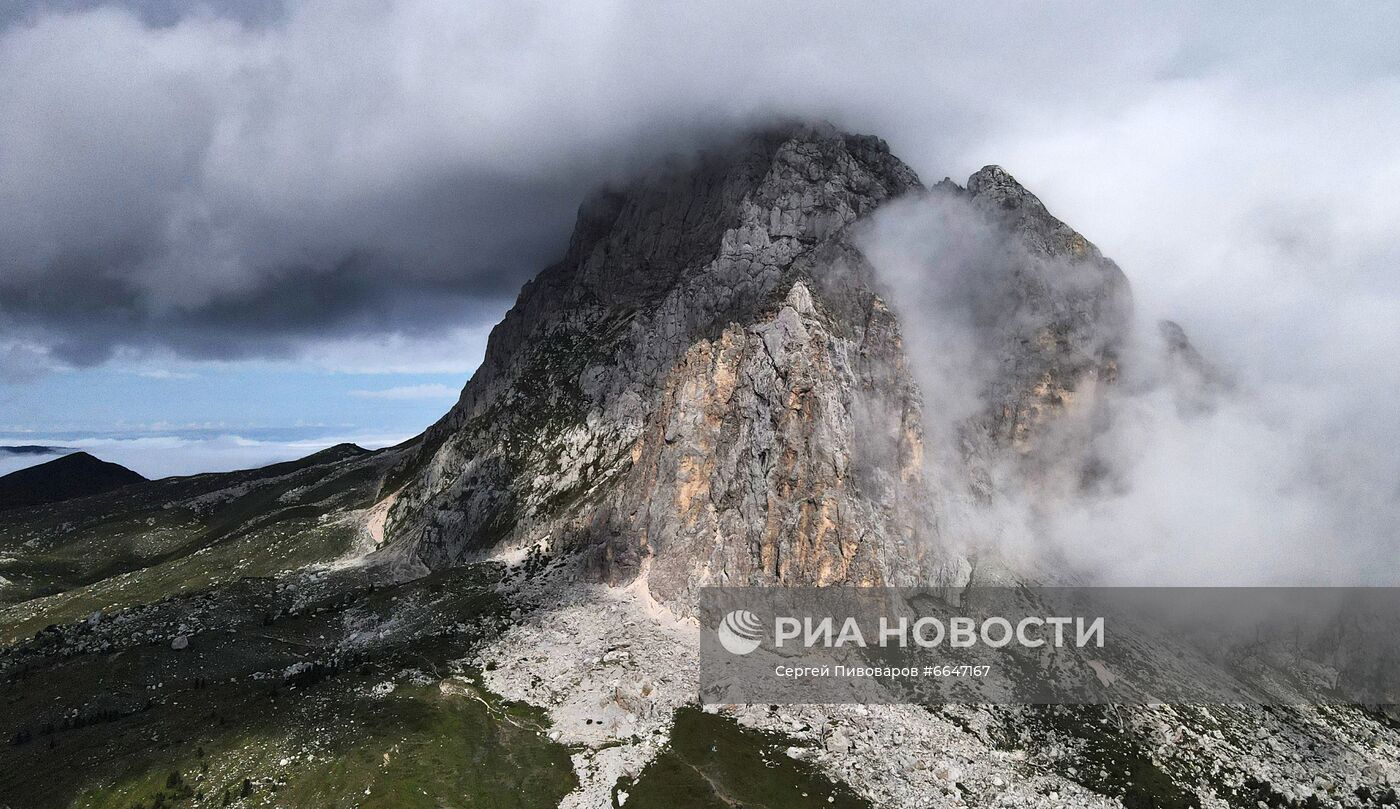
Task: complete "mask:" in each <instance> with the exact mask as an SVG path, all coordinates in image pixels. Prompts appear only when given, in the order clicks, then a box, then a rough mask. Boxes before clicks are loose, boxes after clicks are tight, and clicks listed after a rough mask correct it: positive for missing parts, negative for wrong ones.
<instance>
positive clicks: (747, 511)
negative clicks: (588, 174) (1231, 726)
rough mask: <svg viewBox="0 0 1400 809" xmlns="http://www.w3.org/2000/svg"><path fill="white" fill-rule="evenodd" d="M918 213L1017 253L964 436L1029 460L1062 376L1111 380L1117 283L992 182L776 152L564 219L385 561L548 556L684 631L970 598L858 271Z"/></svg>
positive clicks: (885, 315) (894, 336)
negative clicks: (738, 597) (749, 597)
mask: <svg viewBox="0 0 1400 809" xmlns="http://www.w3.org/2000/svg"><path fill="white" fill-rule="evenodd" d="M920 194H935V195H936V194H952V195H955V196H960V197H965V198H967V199H968V200H970V201H972V203H973V205H974V206H975V207H976V208H977V209H978V210H980V211H982V212H983V213H984V215H985V216H986V217H987V218H988V220H989V221H991V222H994V223H995V226H996V227H998V228H1000V229H1001V230H1002V231H1003V232H1004V233H1005V234H1006V235H1007V237H1008V243H1009V244H1011V245H1013V246H1014V248H1015V249H1014V250H1008V251H1007V253H1006V256H1005V258H1004V261H1002V262H1001V263H1002V265H1003V266H1000V267H998V268H997V270H998V273H999V274H1000V277H1002V278H1003V279H1004V280H1005V282H1006V284H1007V289H1006V292H1007V295H1008V296H1009V298H1008V301H1007V310H1006V313H1005V317H1004V318H1002V319H1000V320H998V321H997V322H996V323H994V324H993V325H992V329H991V330H992V333H993V337H994V339H993V343H994V344H995V345H996V346H997V350H1000V351H1003V352H1005V354H1006V363H1005V364H1006V371H1005V373H1003V374H1001V375H999V377H998V378H997V379H996V380H995V383H994V385H993V389H991V390H989V391H988V402H989V403H990V404H989V408H988V411H987V412H986V413H985V414H983V415H982V416H981V417H980V418H979V419H978V420H976V422H975V423H973V424H971V425H970V426H969V429H970V430H972V431H974V432H980V433H983V434H985V435H987V436H988V437H989V440H990V441H991V443H992V444H994V445H997V446H1000V445H1007V444H1011V443H1015V444H1017V445H1019V446H1021V447H1022V449H1024V446H1025V445H1027V444H1028V442H1029V440H1030V439H1029V436H1030V434H1031V432H1032V431H1033V430H1034V429H1035V425H1036V424H1037V423H1039V422H1041V421H1044V420H1045V419H1047V418H1048V417H1049V416H1048V414H1049V413H1050V412H1052V411H1053V410H1055V409H1056V408H1059V407H1061V406H1063V404H1064V398H1065V395H1066V393H1067V392H1068V391H1071V390H1073V389H1074V388H1075V387H1076V386H1077V385H1078V384H1079V383H1080V381H1081V380H1082V379H1084V378H1086V377H1091V376H1093V377H1097V376H1108V377H1111V375H1112V372H1113V364H1114V359H1113V350H1114V340H1113V339H1104V338H1103V335H1104V334H1108V335H1116V334H1117V333H1118V332H1119V331H1120V330H1121V328H1122V326H1123V324H1124V323H1125V322H1126V314H1125V313H1126V296H1127V293H1126V282H1124V281H1123V278H1122V274H1121V272H1119V271H1118V269H1117V267H1116V266H1114V265H1113V264H1112V263H1111V262H1109V261H1107V260H1106V259H1104V258H1103V257H1102V256H1101V255H1100V254H1099V252H1098V250H1097V249H1096V248H1094V247H1093V245H1091V244H1089V243H1088V242H1087V241H1086V240H1085V239H1084V238H1083V237H1082V236H1080V235H1079V234H1077V233H1075V232H1074V231H1073V230H1072V229H1070V228H1069V227H1067V226H1066V225H1064V224H1063V223H1061V222H1059V220H1057V219H1055V218H1054V217H1052V216H1050V214H1049V213H1048V212H1047V211H1046V210H1045V208H1044V206H1043V205H1041V203H1040V202H1039V200H1037V199H1036V198H1035V197H1034V196H1033V195H1031V194H1030V193H1029V192H1027V191H1026V190H1025V189H1023V188H1022V187H1021V186H1020V185H1019V184H1017V183H1016V182H1015V181H1014V180H1013V179H1012V178H1011V177H1010V175H1008V174H1007V173H1006V172H1004V171H1002V170H1001V169H999V168H996V167H988V168H986V169H983V170H982V171H980V172H978V173H977V174H975V175H973V177H972V178H971V179H970V180H969V182H968V184H967V187H966V189H963V188H960V187H957V186H956V185H954V184H951V183H947V182H945V183H942V184H940V185H939V186H938V187H936V188H935V189H934V190H932V191H925V190H924V189H923V187H922V186H921V184H920V182H919V180H918V178H917V177H916V176H915V174H914V172H913V171H912V170H911V169H909V168H908V167H907V166H905V165H904V164H903V163H902V162H900V161H899V160H898V159H897V158H895V157H893V156H892V155H891V154H890V153H889V151H888V149H887V147H886V145H885V144H884V143H883V142H882V141H880V140H878V139H876V138H871V137H866V136H851V135H844V134H841V133H839V132H836V131H835V130H833V129H831V128H830V127H824V126H817V127H811V126H800V127H785V128H779V129H775V130H770V131H766V132H763V133H761V134H758V135H754V136H751V137H748V138H746V139H744V140H742V141H740V142H738V143H737V144H731V145H729V146H727V147H724V148H721V149H716V150H713V151H711V152H709V153H706V154H704V155H702V156H701V157H700V158H698V159H697V160H696V162H695V163H694V164H692V165H687V166H684V167H681V168H671V169H668V170H665V171H662V172H659V173H657V174H654V175H652V176H650V177H647V178H644V179H642V180H640V181H638V182H637V183H635V184H634V185H632V186H630V187H628V188H625V189H622V190H612V191H605V192H601V193H599V194H597V195H595V196H594V197H592V198H591V199H589V200H588V201H587V202H585V203H584V205H583V206H582V207H581V209H580V212H579V217H578V224H577V226H576V228H575V231H574V235H573V238H572V240H571V243H570V246H569V249H568V252H567V254H566V256H565V257H564V259H563V260H562V261H560V262H559V263H558V264H555V265H553V266H551V267H549V268H548V269H546V270H545V271H544V272H543V273H541V275H540V276H539V277H538V278H536V279H535V280H534V281H532V282H531V283H530V284H528V285H527V286H526V287H525V289H524V290H523V291H522V292H521V295H520V297H519V299H518V301H517V302H516V305H515V307H514V308H513V309H512V310H511V311H510V313H509V314H508V315H507V316H506V318H505V320H504V321H502V323H501V324H500V325H499V326H497V328H496V329H495V330H494V331H493V333H492V335H491V338H490V341H489V344H488V349H487V353H486V358H485V361H484V362H483V364H482V366H481V369H480V370H479V371H478V372H477V374H476V375H475V376H474V377H473V379H472V380H471V381H470V382H469V383H468V385H467V386H466V388H465V389H464V390H463V393H462V396H461V399H460V401H459V402H458V404H457V405H456V406H455V407H454V408H453V409H452V411H451V412H449V413H448V414H447V415H446V416H445V417H444V418H443V419H442V420H441V421H439V422H438V423H437V424H435V425H434V426H433V427H432V428H431V429H429V430H428V432H427V433H426V434H425V435H424V436H423V438H422V439H421V441H420V443H419V444H418V446H417V447H416V448H414V449H412V450H410V452H409V453H408V456H409V457H408V460H406V461H405V462H404V463H403V464H402V465H401V466H400V468H399V469H397V470H396V471H395V472H394V473H393V474H391V476H390V480H389V483H388V484H387V485H386V488H387V489H389V490H391V491H393V492H394V493H395V500H394V505H393V508H392V510H391V511H390V514H389V518H388V524H387V535H388V537H389V539H390V549H389V553H391V554H394V555H398V556H403V557H408V558H412V559H415V560H417V561H419V562H422V563H424V564H427V565H428V566H432V567H437V566H443V565H449V564H453V563H456V562H460V561H463V560H466V559H470V558H472V557H474V556H476V555H479V554H482V553H484V552H486V551H489V550H490V549H492V548H496V547H499V546H502V545H511V546H515V545H524V544H530V543H536V542H547V543H549V544H550V545H551V546H553V547H554V548H570V549H581V550H583V551H584V552H585V553H587V554H588V558H589V564H588V566H587V567H588V570H590V571H591V573H592V574H593V575H594V576H596V577H597V578H599V579H601V580H605V581H609V582H613V583H617V582H623V581H628V580H630V579H632V578H634V577H635V576H637V575H639V574H644V575H646V576H647V579H648V584H649V587H650V589H651V592H652V593H653V594H654V595H655V596H657V597H659V598H661V599H663V600H665V601H667V602H670V603H672V604H677V605H681V607H682V609H684V605H685V604H687V603H688V601H689V596H690V595H691V594H692V591H693V590H694V588H695V587H697V586H700V585H703V584H707V583H713V584H720V583H731V584H739V583H743V584H758V583H784V584H819V585H823V584H835V583H854V584H879V583H925V584H926V583H929V582H956V581H959V580H961V579H964V578H965V577H966V575H967V570H966V568H967V565H966V560H963V559H961V558H958V557H957V556H956V555H953V554H948V553H945V552H943V551H942V550H941V549H940V545H939V542H938V522H939V518H938V515H937V514H936V513H934V508H933V506H932V505H931V503H932V502H933V501H932V499H931V498H930V497H929V496H928V495H929V486H930V481H929V479H928V478H927V476H926V470H925V468H924V467H925V464H924V461H923V455H924V433H923V413H922V407H923V404H922V400H921V397H920V394H919V390H918V386H917V385H916V384H915V382H914V381H913V378H912V375H911V374H910V373H909V369H908V358H907V357H906V356H905V353H904V347H903V342H902V338H901V332H900V325H899V323H898V321H897V318H896V317H895V315H894V314H893V313H892V312H891V309H890V308H889V306H888V305H887V303H886V300H885V298H884V297H883V294H884V293H885V290H884V289H882V287H881V284H880V282H879V280H878V278H877V276H876V274H875V272H874V269H873V268H872V267H871V265H870V263H869V262H868V261H867V260H866V258H865V256H864V255H863V254H862V253H861V251H860V250H859V249H858V247H857V246H856V241H857V240H856V235H857V233H856V232H857V229H858V228H859V227H860V226H861V223H862V221H863V220H865V219H867V218H868V217H869V216H870V214H871V213H873V212H874V211H875V210H876V209H877V208H878V207H879V206H881V205H882V204H884V203H886V202H888V201H890V200H892V199H894V198H896V197H901V196H908V195H920ZM1063 267H1073V268H1077V271H1085V272H1087V273H1088V280H1087V281H1085V280H1084V279H1080V280H1079V282H1078V284H1077V286H1076V290H1077V291H1075V292H1074V293H1072V294H1061V293H1060V292H1059V291H1056V290H1055V289H1054V288H1053V287H1054V286H1055V285H1054V284H1053V283H1051V282H1050V275H1049V274H1051V273H1053V272H1056V271H1059V270H1058V269H1057V268H1063ZM981 451H983V452H985V451H987V450H985V448H984V449H983V450H981Z"/></svg>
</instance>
